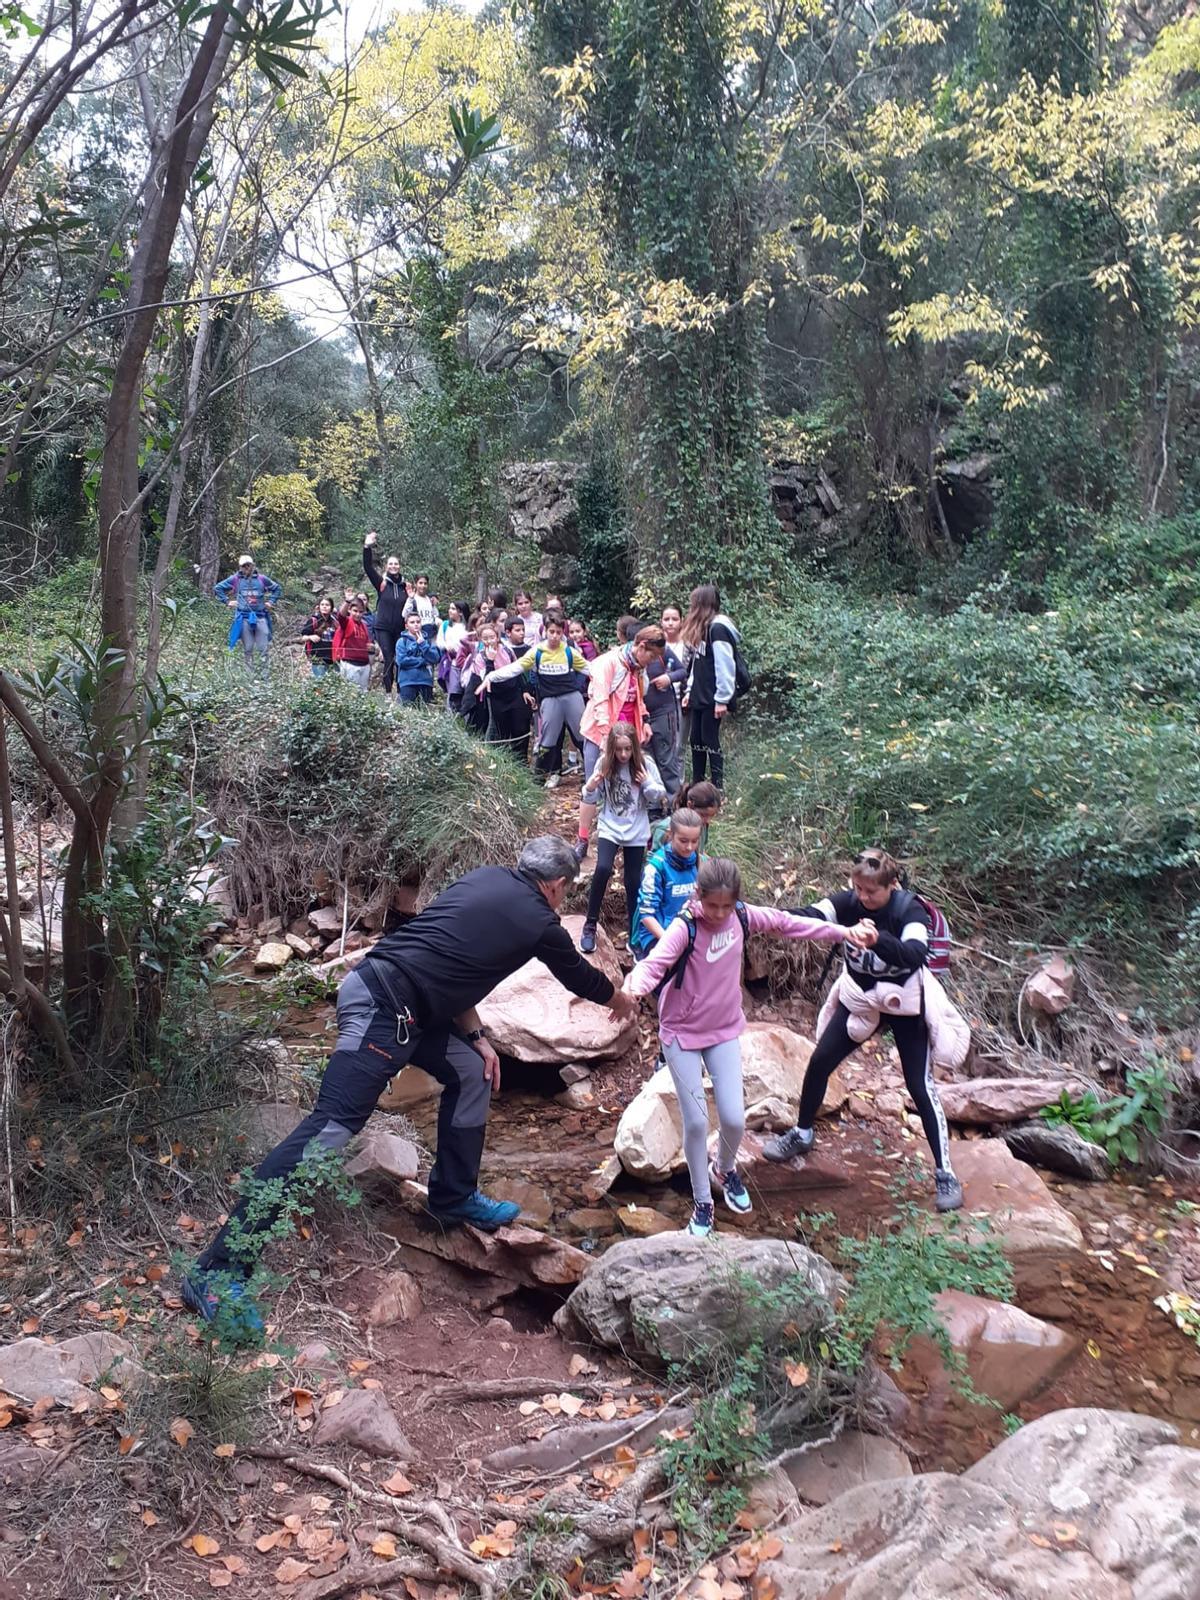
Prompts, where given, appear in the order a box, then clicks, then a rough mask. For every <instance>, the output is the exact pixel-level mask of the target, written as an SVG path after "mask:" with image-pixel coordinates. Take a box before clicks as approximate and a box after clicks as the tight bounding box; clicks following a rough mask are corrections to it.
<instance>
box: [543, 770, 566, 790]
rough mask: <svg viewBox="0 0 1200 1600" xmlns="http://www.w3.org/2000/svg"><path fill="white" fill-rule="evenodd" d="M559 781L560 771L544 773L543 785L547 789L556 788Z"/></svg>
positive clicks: (560, 778)
mask: <svg viewBox="0 0 1200 1600" xmlns="http://www.w3.org/2000/svg"><path fill="white" fill-rule="evenodd" d="M561 782H562V773H561V772H548V773H547V774H546V784H545V787H546V788H547V789H557V788H558V786H559V784H560V783H561Z"/></svg>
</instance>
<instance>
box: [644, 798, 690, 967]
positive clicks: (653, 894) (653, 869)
mask: <svg viewBox="0 0 1200 1600" xmlns="http://www.w3.org/2000/svg"><path fill="white" fill-rule="evenodd" d="M666 826H667V834H666V838H665V839H664V841H663V843H662V844H661V845H659V846H657V848H656V847H653V846H652V847H651V850H650V854H649V855H648V856H647V858H646V867H645V871H644V872H643V873H642V887H641V889H640V890H639V891H638V900H637V910H636V911H635V912H634V914H633V932H632V933H631V934H630V935H629V948H630V949H631V950H632V951H633V953H634V954H635V955H636V956H637V958H638V960H639V961H640V960H641V959H642V958H643V956H648V955H649V954H650V952H651V950H652V949H653V948H654V946H655V945H656V944H657V943H658V941H659V940H660V939H661V938H662V936H663V934H664V933H666V931H667V927H668V925H669V924H670V923H671V922H672V921H673V920H674V918H675V917H676V916H677V915H678V914H679V912H681V911H682V910H684V908H685V907H686V906H687V904H688V902H689V901H690V900H691V899H692V896H693V895H694V893H695V889H696V876H697V874H698V873H699V871H700V838H701V835H702V834H703V832H704V824H703V822H702V821H701V819H700V813H699V812H698V811H689V810H688V808H687V807H686V806H681V807H680V808H679V809H678V810H676V811H672V812H671V815H670V816H669V817H668V819H667V824H666Z"/></svg>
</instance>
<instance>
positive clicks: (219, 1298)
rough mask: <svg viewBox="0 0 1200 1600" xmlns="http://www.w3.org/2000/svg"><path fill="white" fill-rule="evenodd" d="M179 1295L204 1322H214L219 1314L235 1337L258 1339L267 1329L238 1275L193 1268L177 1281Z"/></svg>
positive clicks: (250, 1339) (189, 1308)
mask: <svg viewBox="0 0 1200 1600" xmlns="http://www.w3.org/2000/svg"><path fill="white" fill-rule="evenodd" d="M179 1297H180V1299H181V1300H182V1301H183V1303H184V1305H185V1306H187V1308H188V1310H189V1311H194V1312H195V1313H196V1315H197V1316H198V1317H199V1318H200V1319H201V1321H203V1322H214V1321H216V1319H217V1317H218V1316H221V1317H222V1321H223V1323H224V1326H225V1328H226V1330H227V1331H228V1333H229V1334H230V1336H231V1337H232V1338H234V1339H238V1338H241V1339H245V1340H246V1341H247V1342H249V1341H252V1340H254V1339H260V1338H261V1337H262V1336H263V1334H264V1333H265V1332H266V1328H265V1325H264V1323H263V1319H262V1315H261V1313H260V1312H259V1309H258V1306H257V1304H256V1302H255V1299H254V1296H253V1295H252V1294H251V1293H250V1290H249V1289H248V1288H247V1287H246V1285H245V1284H244V1283H243V1282H242V1281H241V1280H240V1279H239V1278H236V1277H233V1276H232V1275H231V1274H230V1273H228V1272H205V1271H203V1270H202V1269H201V1268H200V1267H196V1268H194V1269H193V1270H192V1271H191V1272H189V1273H188V1274H187V1276H186V1277H185V1278H184V1279H183V1281H182V1283H181V1284H180V1286H179Z"/></svg>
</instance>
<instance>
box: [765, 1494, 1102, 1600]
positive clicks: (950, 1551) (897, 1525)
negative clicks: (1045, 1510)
mask: <svg viewBox="0 0 1200 1600" xmlns="http://www.w3.org/2000/svg"><path fill="white" fill-rule="evenodd" d="M1036 1531H1037V1532H1038V1537H1039V1538H1043V1537H1044V1538H1045V1539H1046V1542H1047V1543H1048V1544H1050V1545H1055V1540H1054V1535H1053V1532H1052V1531H1051V1529H1050V1518H1049V1516H1047V1518H1046V1521H1045V1532H1044V1533H1043V1532H1042V1530H1041V1528H1038V1529H1037V1530H1036ZM779 1532H780V1537H781V1538H782V1539H783V1541H784V1547H783V1551H782V1552H781V1554H780V1555H779V1556H778V1557H777V1558H776V1559H775V1560H773V1561H766V1562H764V1563H763V1565H762V1566H761V1567H760V1568H759V1578H760V1582H762V1581H765V1582H767V1583H770V1585H771V1591H770V1592H771V1593H772V1594H773V1595H774V1596H776V1597H777V1600H980V1596H983V1595H986V1596H987V1600H1084V1597H1086V1600H1132V1597H1131V1593H1130V1590H1129V1589H1128V1587H1127V1586H1126V1585H1125V1584H1124V1582H1122V1581H1121V1580H1120V1579H1118V1578H1116V1577H1114V1576H1113V1575H1112V1574H1110V1573H1106V1572H1105V1571H1104V1570H1103V1568H1102V1567H1101V1566H1100V1564H1099V1563H1098V1562H1097V1561H1096V1560H1094V1559H1093V1557H1092V1556H1091V1555H1090V1554H1089V1553H1087V1552H1086V1551H1084V1550H1081V1549H1079V1548H1078V1547H1076V1546H1074V1545H1070V1546H1066V1547H1058V1546H1055V1548H1052V1549H1049V1550H1042V1549H1040V1548H1039V1547H1038V1546H1036V1545H1033V1544H1031V1543H1030V1542H1029V1537H1028V1534H1027V1533H1026V1532H1025V1531H1024V1529H1023V1528H1022V1527H1021V1526H1020V1520H1019V1516H1018V1513H1017V1512H1016V1511H1014V1509H1013V1508H1012V1507H1011V1506H1010V1505H1009V1504H1008V1502H1007V1501H1006V1500H1005V1499H1004V1497H1003V1496H1002V1495H999V1494H997V1493H996V1492H995V1490H993V1489H988V1488H985V1487H984V1486H983V1485H982V1484H972V1483H968V1482H966V1481H965V1480H964V1479H962V1478H956V1477H954V1476H952V1475H951V1474H950V1473H946V1472H931V1473H925V1474H923V1475H922V1476H920V1477H916V1478H892V1479H889V1480H887V1481H886V1482H883V1483H868V1484H865V1485H863V1487H861V1488H858V1489H851V1490H849V1491H848V1492H847V1493H846V1494H842V1495H839V1496H838V1497H837V1499H836V1500H831V1501H830V1502H829V1504H828V1505H826V1506H823V1507H822V1508H821V1509H820V1510H819V1511H808V1512H803V1513H801V1515H800V1516H799V1517H796V1518H793V1519H792V1521H791V1522H789V1523H787V1524H786V1525H785V1526H784V1527H783V1528H781V1529H780V1530H779Z"/></svg>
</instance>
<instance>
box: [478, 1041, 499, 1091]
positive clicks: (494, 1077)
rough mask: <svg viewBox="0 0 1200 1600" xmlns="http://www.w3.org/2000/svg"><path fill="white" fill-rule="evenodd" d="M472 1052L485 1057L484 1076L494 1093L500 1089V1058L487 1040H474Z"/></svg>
mask: <svg viewBox="0 0 1200 1600" xmlns="http://www.w3.org/2000/svg"><path fill="white" fill-rule="evenodd" d="M471 1048H472V1050H476V1051H478V1053H479V1054H480V1055H481V1056H482V1057H483V1075H484V1077H485V1078H486V1079H487V1081H488V1082H489V1083H490V1084H491V1086H492V1090H493V1092H496V1091H498V1090H499V1088H500V1057H499V1056H498V1055H497V1054H496V1052H495V1051H494V1050H493V1049H492V1047H491V1045H490V1044H489V1043H488V1041H487V1039H474V1040H472V1043H471Z"/></svg>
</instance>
